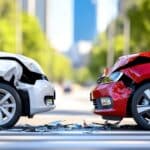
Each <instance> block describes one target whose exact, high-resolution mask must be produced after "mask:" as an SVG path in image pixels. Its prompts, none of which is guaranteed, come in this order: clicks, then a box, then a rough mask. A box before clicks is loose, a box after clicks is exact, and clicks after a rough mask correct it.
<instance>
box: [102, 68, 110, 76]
mask: <svg viewBox="0 0 150 150" xmlns="http://www.w3.org/2000/svg"><path fill="white" fill-rule="evenodd" d="M108 73H109V68H105V69H104V71H103V76H107V75H108Z"/></svg>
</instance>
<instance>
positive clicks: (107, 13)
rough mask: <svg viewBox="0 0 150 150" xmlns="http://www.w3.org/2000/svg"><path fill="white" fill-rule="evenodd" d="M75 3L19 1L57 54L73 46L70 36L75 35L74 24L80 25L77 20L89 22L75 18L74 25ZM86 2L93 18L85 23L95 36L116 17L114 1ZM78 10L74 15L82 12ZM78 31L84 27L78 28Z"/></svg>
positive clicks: (48, 0)
mask: <svg viewBox="0 0 150 150" xmlns="http://www.w3.org/2000/svg"><path fill="white" fill-rule="evenodd" d="M77 1H78V0H44V1H40V0H26V1H25V0H22V3H23V6H24V7H23V9H25V7H27V6H26V5H27V3H29V4H28V7H29V8H28V12H29V13H30V14H32V15H36V16H37V18H38V19H39V22H40V24H41V27H42V28H43V31H45V34H46V36H47V38H48V40H49V41H50V42H51V44H52V46H53V47H54V48H55V49H57V50H59V51H61V52H65V51H68V50H69V49H70V48H71V47H72V45H74V44H75V43H74V37H75V34H76V33H75V26H77V23H80V19H82V20H83V19H84V20H85V21H86V19H89V18H88V17H87V18H83V17H80V18H79V19H78V22H75V21H76V20H75V18H74V17H75V14H74V13H75V6H74V5H75V4H76V3H77ZM81 1H82V0H81ZM88 1H91V3H92V4H93V5H95V8H96V10H95V11H96V16H94V15H93V17H95V18H93V19H91V20H87V21H86V22H88V21H92V23H91V25H92V24H93V28H96V29H93V31H94V30H95V31H96V32H95V33H97V34H98V33H100V32H103V31H105V29H106V27H107V25H108V24H109V22H110V21H111V20H112V19H113V18H115V17H116V16H117V13H118V0H111V1H110V0H88ZM82 2H83V1H82ZM82 2H80V3H78V6H79V5H82ZM84 3H85V1H84ZM85 4H86V3H85ZM87 4H88V3H87ZM79 7H80V6H79ZM82 7H83V6H82ZM85 8H86V6H85ZM89 8H90V7H89ZM44 9H45V11H44ZM91 10H92V9H91ZM78 11H79V12H76V13H78V15H80V14H82V13H84V12H80V11H82V9H78ZM84 11H85V10H84ZM89 11H90V10H89ZM91 13H93V12H91ZM89 14H90V13H89ZM44 15H45V16H44ZM82 20H81V21H82ZM94 20H96V25H94ZM82 24H83V23H82ZM83 25H84V24H83ZM78 28H79V27H78ZM81 28H84V27H83V26H82V27H81ZM80 30H81V29H80ZM77 32H78V31H77ZM78 34H79V33H78ZM82 34H84V33H82ZM85 34H86V33H85ZM82 36H83V35H82ZM95 36H96V35H95ZM91 39H92V38H91ZM81 40H82V39H81ZM83 40H84V39H83ZM79 42H80V41H79ZM91 42H92V41H91Z"/></svg>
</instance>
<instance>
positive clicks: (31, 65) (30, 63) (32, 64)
mask: <svg viewBox="0 0 150 150" xmlns="http://www.w3.org/2000/svg"><path fill="white" fill-rule="evenodd" d="M0 58H8V60H11V58H15V59H18V60H19V61H20V62H22V63H23V64H24V65H25V66H26V67H27V68H28V69H29V70H31V71H33V72H37V73H42V74H44V72H43V70H42V68H41V67H40V66H39V64H38V63H37V62H36V61H34V60H33V59H31V58H29V57H26V56H23V55H19V54H13V53H7V52H0Z"/></svg>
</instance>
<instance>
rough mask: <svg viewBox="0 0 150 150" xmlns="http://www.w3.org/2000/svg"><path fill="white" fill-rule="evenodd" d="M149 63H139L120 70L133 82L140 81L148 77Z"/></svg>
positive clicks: (149, 74) (149, 75) (149, 72)
mask: <svg viewBox="0 0 150 150" xmlns="http://www.w3.org/2000/svg"><path fill="white" fill-rule="evenodd" d="M149 68H150V63H145V64H139V65H136V66H132V67H130V68H126V69H123V70H121V71H122V72H123V73H124V74H125V75H127V76H128V77H130V78H131V79H132V80H133V81H134V82H135V83H140V82H142V81H144V80H149V78H150V69H149Z"/></svg>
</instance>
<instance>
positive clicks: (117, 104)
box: [90, 52, 150, 129]
mask: <svg viewBox="0 0 150 150" xmlns="http://www.w3.org/2000/svg"><path fill="white" fill-rule="evenodd" d="M149 68H150V52H142V53H137V54H132V55H126V56H122V57H120V58H119V59H118V61H117V62H116V63H115V64H114V66H113V67H112V68H110V69H106V70H107V71H104V74H103V76H101V77H99V78H98V85H97V86H96V87H95V89H94V90H93V91H92V92H91V94H90V100H91V101H93V104H94V106H95V109H94V113H96V114H98V115H102V116H103V118H104V119H112V120H113V119H118V120H120V119H122V118H124V117H133V118H134V119H135V121H136V122H137V123H138V124H139V125H140V126H141V127H142V128H144V129H150V69H149Z"/></svg>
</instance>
